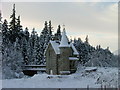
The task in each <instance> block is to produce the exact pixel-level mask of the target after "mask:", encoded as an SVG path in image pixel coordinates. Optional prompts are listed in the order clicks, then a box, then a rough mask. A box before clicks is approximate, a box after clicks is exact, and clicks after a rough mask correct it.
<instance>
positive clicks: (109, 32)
mask: <svg viewBox="0 0 120 90" xmlns="http://www.w3.org/2000/svg"><path fill="white" fill-rule="evenodd" d="M15 4H16V14H17V15H20V16H21V24H22V25H23V28H25V27H28V28H29V29H30V32H31V30H32V28H33V27H35V28H36V30H37V32H38V34H39V33H40V32H41V30H42V28H43V26H44V21H46V20H47V21H49V20H51V21H52V25H53V27H54V32H56V29H57V26H58V25H59V24H60V25H61V26H62V25H63V24H65V27H66V32H67V35H68V37H70V36H72V38H74V37H76V38H78V37H80V38H81V39H82V40H83V41H84V40H85V37H86V35H88V36H89V42H90V44H91V45H93V46H96V45H99V44H100V45H101V46H102V48H106V47H107V46H109V47H110V50H111V51H115V50H117V49H118V3H117V2H17V3H15ZM12 5H13V3H11V2H9V3H8V2H7V3H2V16H3V19H7V20H8V21H10V18H9V17H10V15H11V13H12Z"/></svg>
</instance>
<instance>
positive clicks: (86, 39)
mask: <svg viewBox="0 0 120 90" xmlns="http://www.w3.org/2000/svg"><path fill="white" fill-rule="evenodd" d="M85 43H87V44H89V42H88V35H87V36H86V38H85Z"/></svg>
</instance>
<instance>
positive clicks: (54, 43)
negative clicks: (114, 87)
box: [50, 40, 60, 54]
mask: <svg viewBox="0 0 120 90" xmlns="http://www.w3.org/2000/svg"><path fill="white" fill-rule="evenodd" d="M50 43H51V45H52V47H53V49H54V51H55V53H56V54H60V49H59V43H57V42H56V41H51V40H50Z"/></svg>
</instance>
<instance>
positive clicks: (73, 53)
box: [44, 29, 79, 75]
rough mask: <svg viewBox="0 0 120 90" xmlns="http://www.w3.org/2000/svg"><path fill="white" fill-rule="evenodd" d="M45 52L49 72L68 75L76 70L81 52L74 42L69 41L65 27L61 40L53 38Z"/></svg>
mask: <svg viewBox="0 0 120 90" xmlns="http://www.w3.org/2000/svg"><path fill="white" fill-rule="evenodd" d="M44 54H45V58H46V72H47V74H53V75H66V74H71V73H74V72H75V71H76V63H77V61H78V60H79V59H78V55H79V53H78V52H77V50H76V48H75V47H74V45H73V43H70V42H69V40H68V38H67V35H66V32H65V29H64V30H63V33H62V38H61V41H58V40H54V41H52V40H51V41H50V42H49V44H48V46H47V48H46V50H45V53H44Z"/></svg>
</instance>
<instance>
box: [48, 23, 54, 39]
mask: <svg viewBox="0 0 120 90" xmlns="http://www.w3.org/2000/svg"><path fill="white" fill-rule="evenodd" d="M48 28H49V34H50V36H52V29H53V27H52V25H51V21H49V26H48ZM50 38H51V37H50Z"/></svg>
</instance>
